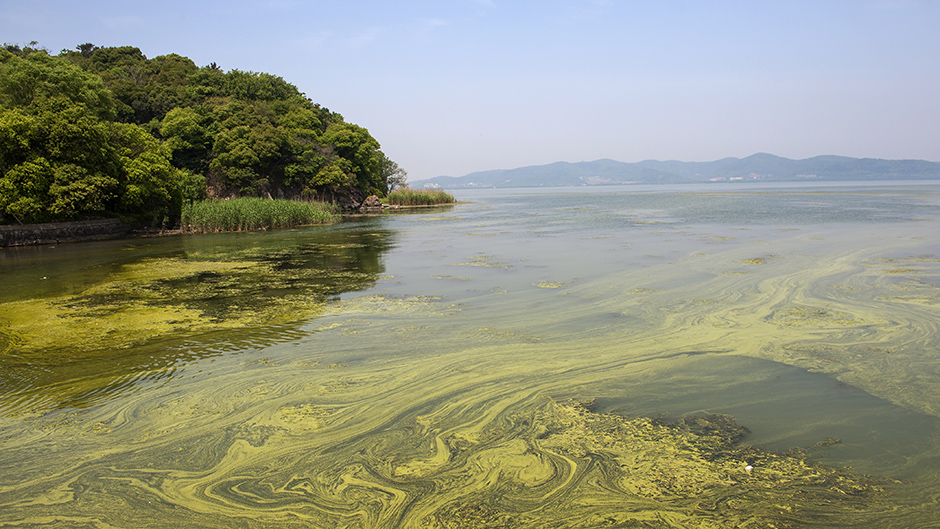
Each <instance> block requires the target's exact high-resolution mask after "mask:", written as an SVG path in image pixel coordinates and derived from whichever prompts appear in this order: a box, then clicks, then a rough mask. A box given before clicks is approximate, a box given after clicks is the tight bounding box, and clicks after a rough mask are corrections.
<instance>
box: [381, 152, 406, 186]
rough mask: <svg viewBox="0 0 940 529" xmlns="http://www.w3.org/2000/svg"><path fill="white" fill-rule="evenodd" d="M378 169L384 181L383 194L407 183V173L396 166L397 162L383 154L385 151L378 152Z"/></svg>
mask: <svg viewBox="0 0 940 529" xmlns="http://www.w3.org/2000/svg"><path fill="white" fill-rule="evenodd" d="M379 171H380V173H379V174H380V175H381V179H382V181H383V182H384V183H385V186H384V188H385V189H384V191H385V194H386V195H387V194H389V193H391V192H392V191H394V190H396V189H398V188H402V187H405V186H407V185H408V173H407V172H405V170H404V169H402V168H401V167H399V166H398V164H397V163H395V162H393V161H392V160H390V159H389V157H388V156H385V153H383V152H380V153H379Z"/></svg>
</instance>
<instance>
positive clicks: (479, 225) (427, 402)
mask: <svg viewBox="0 0 940 529" xmlns="http://www.w3.org/2000/svg"><path fill="white" fill-rule="evenodd" d="M457 198H458V200H460V201H461V203H460V204H458V205H456V206H453V207H447V208H440V209H433V210H420V211H417V212H408V213H397V214H393V213H389V214H384V215H382V216H375V217H360V218H354V219H349V220H347V221H346V222H344V223H342V224H339V225H336V226H329V227H308V228H300V229H295V230H283V231H274V232H262V233H236V234H219V235H205V236H173V237H164V238H155V239H135V240H124V241H109V242H95V243H80V244H68V245H59V246H56V247H54V248H51V247H38V248H17V249H4V250H3V251H2V252H0V270H2V274H3V280H2V286H0V524H3V525H6V526H24V527H41V526H56V525H58V526H63V527H131V526H133V527H148V526H151V527H167V526H176V527H184V526H186V527H295V526H296V527H310V526H312V527H320V526H322V527H333V526H339V527H342V526H346V527H470V526H473V525H474V524H475V525H477V526H480V525H485V524H488V525H490V526H505V527H512V526H519V527H532V526H543V527H549V526H550V527H590V526H615V527H616V526H630V524H634V525H638V526H644V527H670V526H673V527H723V526H728V527H734V526H739V525H741V524H745V523H755V524H767V523H774V524H776V525H777V526H783V527H785V526H820V527H833V526H840V525H841V526H846V527H851V526H872V527H930V526H931V524H932V523H933V521H934V520H936V519H938V518H940V512H938V508H937V501H936V500H937V497H938V493H940V464H938V461H940V458H938V455H940V446H938V426H940V357H938V354H937V353H938V345H940V339H938V333H937V330H938V329H937V325H938V322H940V314H938V306H940V305H938V302H940V241H938V239H937V237H936V233H940V229H938V228H940V186H938V185H937V184H935V183H923V182H903V183H891V184H887V183H865V184H829V185H823V184H820V183H815V184H804V185H795V184H781V185H778V186H771V185H759V184H757V185H697V186H642V187H641V186H624V187H614V188H609V187H597V188H559V189H520V190H474V191H464V192H458V193H457ZM588 401H592V404H591V406H590V407H589V408H590V409H589V410H583V409H581V408H577V407H574V408H572V407H571V406H570V405H569V404H570V403H572V402H574V403H583V402H588ZM711 414H726V415H730V416H733V417H734V419H735V420H736V422H737V424H739V425H742V426H744V427H747V428H748V429H749V430H750V433H749V434H748V435H747V436H745V437H744V438H743V440H741V441H739V443H738V444H739V445H748V446H751V447H754V448H759V449H762V450H764V451H767V452H760V453H758V452H755V454H757V455H753V454H752V455H751V456H748V457H747V458H744V457H743V456H740V454H742V453H743V452H734V451H733V450H730V449H728V448H727V447H724V448H722V449H721V450H719V451H711V452H703V451H702V450H704V449H703V448H701V447H700V446H698V445H695V446H692V445H691V444H690V443H691V441H689V442H687V441H688V439H694V438H685V437H683V438H677V439H679V440H678V441H674V440H672V439H673V437H670V436H672V435H674V432H679V433H680V434H681V435H686V434H688V431H686V430H688V429H690V428H691V430H692V431H693V433H694V431H695V428H694V427H691V426H688V425H689V424H691V423H688V422H687V423H679V424H686V426H687V428H686V430H682V428H679V429H678V430H676V429H675V428H673V429H672V430H670V429H669V428H672V427H667V426H664V425H670V424H676V422H675V421H677V420H679V419H682V418H683V417H708V416H711ZM649 418H653V419H659V420H657V421H651V420H649ZM605 421H606V422H605ZM716 424H717V423H716ZM710 428H712V423H709V425H708V426H707V427H706V428H705V429H706V430H709V429H710ZM709 431H710V430H709ZM631 432H632V433H631ZM675 435H679V434H675ZM683 439H684V440H683ZM690 447H691V448H690ZM796 447H799V448H803V449H804V451H803V452H801V453H800V454H798V455H797V456H792V455H791V456H787V457H795V459H789V460H786V461H784V460H782V459H781V460H778V459H775V458H776V457H777V456H770V455H766V454H768V453H771V452H773V451H783V450H787V449H791V448H796ZM780 457H783V456H780ZM813 462H821V463H822V464H824V465H826V467H825V468H830V469H831V468H847V467H851V469H852V470H851V472H852V473H853V475H867V476H869V477H870V478H871V480H872V483H874V485H873V487H875V488H872V489H864V490H863V488H862V485H852V486H851V487H850V486H848V485H842V484H841V483H849V482H850V479H854V478H850V477H849V476H848V475H846V476H842V475H839V476H838V479H836V478H826V480H823V479H822V478H821V477H820V478H819V479H816V478H817V477H819V476H823V475H826V474H825V472H827V471H825V470H821V468H822V467H820V468H816V467H813V466H812V465H813ZM784 464H786V465H788V466H783V465H784ZM747 465H750V466H751V467H752V468H751V469H749V470H748V469H746V466H747ZM782 469H789V470H787V472H793V474H787V472H784V470H782ZM797 473H799V474H797ZM843 478H844V480H845V481H844V482H843V481H839V480H840V479H843ZM791 481H792V483H790V482H791ZM852 483H857V482H852ZM852 487H856V488H852ZM801 495H802V496H801ZM801 497H811V498H815V499H816V500H818V501H815V502H814V501H813V500H802V499H800V498H801Z"/></svg>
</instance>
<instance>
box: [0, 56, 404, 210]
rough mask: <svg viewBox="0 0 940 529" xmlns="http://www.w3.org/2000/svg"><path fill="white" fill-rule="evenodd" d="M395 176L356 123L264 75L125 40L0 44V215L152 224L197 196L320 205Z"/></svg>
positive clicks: (383, 190) (376, 190) (391, 182)
mask: <svg viewBox="0 0 940 529" xmlns="http://www.w3.org/2000/svg"><path fill="white" fill-rule="evenodd" d="M404 181H405V172H404V171H403V170H402V169H401V168H399V167H398V165H397V164H396V163H395V162H393V161H391V160H389V159H388V158H387V157H386V156H385V154H384V153H382V151H381V150H380V146H379V143H378V141H376V140H375V139H374V138H373V137H372V136H371V135H370V134H369V132H368V131H367V130H366V129H365V128H363V127H360V126H358V125H354V124H351V123H346V122H345V121H344V120H343V117H342V116H341V115H339V114H337V113H335V112H331V111H330V110H329V109H326V108H324V107H321V106H320V105H318V104H315V103H313V102H312V101H311V100H310V99H308V98H307V97H306V96H305V95H304V94H303V93H301V92H300V91H298V89H297V88H296V87H295V86H293V85H291V84H289V83H288V82H286V81H285V80H283V79H282V78H280V77H277V76H274V75H270V74H266V73H255V72H244V71H240V70H231V71H228V72H224V71H222V70H221V69H220V68H219V67H218V66H216V65H215V64H211V65H209V66H204V67H197V66H196V65H195V64H194V63H193V61H191V60H190V59H188V58H186V57H182V56H180V55H176V54H171V55H164V56H159V57H155V58H153V59H148V58H147V57H145V56H144V55H143V53H141V51H140V50H139V49H138V48H135V47H130V46H125V47H114V48H99V47H96V46H93V45H91V44H83V45H81V46H78V47H77V50H76V51H67V50H63V51H62V52H61V53H60V54H59V55H57V56H52V55H50V54H49V53H47V52H46V51H45V50H41V49H35V48H30V47H25V48H20V47H19V46H13V45H6V46H5V49H0V220H5V221H7V222H9V221H12V220H14V219H15V220H16V221H19V222H42V221H49V220H64V219H76V218H82V217H88V216H102V215H122V216H130V217H135V218H138V219H142V220H147V221H150V222H153V223H158V222H161V223H165V222H166V221H167V219H170V220H172V221H175V220H176V219H178V218H179V216H180V214H181V208H182V206H183V204H184V203H186V202H191V201H193V200H196V199H200V198H203V197H206V196H208V197H243V196H255V197H278V198H306V199H309V198H319V199H322V200H327V201H332V200H334V199H336V198H337V197H338V196H341V195H344V194H347V193H353V192H355V193H359V194H363V193H365V194H377V195H379V196H385V195H386V194H387V193H388V192H389V191H391V190H392V189H394V188H395V187H396V186H400V185H402V184H403V183H404ZM10 217H12V219H11V218H10Z"/></svg>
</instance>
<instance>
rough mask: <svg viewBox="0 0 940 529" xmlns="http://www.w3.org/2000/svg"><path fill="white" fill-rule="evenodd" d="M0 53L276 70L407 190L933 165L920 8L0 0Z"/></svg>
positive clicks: (916, 3)
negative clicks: (125, 49) (560, 171)
mask: <svg viewBox="0 0 940 529" xmlns="http://www.w3.org/2000/svg"><path fill="white" fill-rule="evenodd" d="M0 39H2V40H3V41H5V42H7V43H13V44H20V45H26V44H28V43H29V42H30V41H37V42H38V43H39V45H40V46H42V47H45V48H47V49H48V50H50V52H52V53H57V52H58V51H59V50H61V49H63V48H69V49H74V48H75V46H76V45H78V44H81V43H84V42H92V43H94V44H96V45H99V46H123V45H133V46H137V47H139V48H140V49H141V51H143V53H144V54H145V55H146V56H147V57H151V58H152V57H156V56H158V55H163V54H168V53H178V54H180V55H185V56H187V57H189V58H191V59H192V60H193V61H195V62H196V64H197V65H199V66H204V65H207V64H209V63H211V62H215V63H217V64H218V65H219V66H220V67H222V68H223V69H225V70H229V69H239V70H250V71H256V72H267V73H271V74H275V75H279V76H281V77H283V78H284V79H285V80H287V81H288V82H290V83H292V84H294V85H296V86H297V87H298V88H299V89H300V90H301V91H302V92H305V93H306V94H307V96H308V97H310V98H311V99H313V100H314V101H315V102H318V103H320V104H322V105H323V106H325V107H327V108H330V109H331V110H334V111H336V112H339V113H341V114H343V116H344V117H345V118H346V120H347V121H350V122H353V123H356V124H359V125H362V126H364V127H366V128H367V129H369V131H370V132H371V133H372V135H373V136H375V138H376V139H377V140H379V142H380V143H381V144H382V148H383V151H385V153H386V154H387V155H388V156H389V157H390V158H392V159H393V160H395V161H397V162H398V163H399V164H400V165H401V166H402V167H403V168H405V169H406V170H407V171H408V173H409V179H410V180H420V179H423V178H430V177H434V176H440V175H450V176H461V175H464V174H466V173H469V172H473V171H480V170H487V169H508V168H513V167H520V166H525V165H537V164H544V163H551V162H555V161H570V162H576V161H583V160H595V159H598V158H612V159H615V160H620V161H625V162H634V161H640V160H644V159H650V158H652V159H660V160H666V159H676V160H684V161H709V160H715V159H718V158H723V157H726V156H736V157H744V156H748V155H750V154H754V153H756V152H769V153H773V154H777V155H780V156H785V157H788V158H808V157H811V156H816V155H820V154H839V155H845V156H854V157H873V158H921V159H927V160H933V161H940V2H938V1H935V0H846V1H827V0H813V1H801V0H786V1H751V0H742V1H706V0H701V1H691V0H690V1H670V0H648V1H639V0H637V1H630V0H622V1H618V0H540V1H511V0H425V1H412V0H374V1H373V0H336V1H304V0H269V1H244V0H224V1H221V0H210V1H201V0H186V1H163V0H161V1H151V2H136V1H128V0H120V1H95V0H86V1H75V0H70V1H53V0H29V1H23V0H15V1H13V0H0Z"/></svg>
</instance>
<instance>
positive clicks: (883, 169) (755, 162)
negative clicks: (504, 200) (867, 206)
mask: <svg viewBox="0 0 940 529" xmlns="http://www.w3.org/2000/svg"><path fill="white" fill-rule="evenodd" d="M930 179H940V163H938V162H928V161H925V160H881V159H874V158H848V157H845V156H816V157H813V158H807V159H805V160H791V159H789V158H782V157H780V156H774V155H772V154H765V153H758V154H754V155H751V156H748V157H746V158H722V159H721V160H715V161H713V162H680V161H674V160H673V161H659V160H646V161H643V162H637V163H626V162H617V161H614V160H596V161H593V162H578V163H568V162H555V163H552V164H548V165H534V166H528V167H520V168H518V169H506V170H494V171H481V172H477V173H471V174H468V175H466V176H462V177H450V176H439V177H437V178H431V179H429V180H424V181H423V182H422V183H423V184H424V185H432V186H433V185H436V186H441V187H443V188H450V189H453V188H461V187H542V186H544V187H564V186H585V185H617V184H638V183H642V184H669V183H690V182H786V181H793V182H806V181H829V180H833V181H835V180H843V181H853V180H930Z"/></svg>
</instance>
